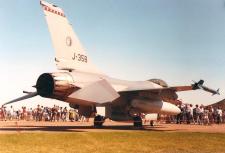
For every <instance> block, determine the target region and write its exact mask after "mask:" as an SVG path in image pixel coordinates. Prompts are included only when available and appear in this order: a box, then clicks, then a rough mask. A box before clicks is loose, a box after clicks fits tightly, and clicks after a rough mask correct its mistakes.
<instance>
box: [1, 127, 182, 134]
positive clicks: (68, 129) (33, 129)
mask: <svg viewBox="0 0 225 153" xmlns="http://www.w3.org/2000/svg"><path fill="white" fill-rule="evenodd" d="M164 128H165V127H164V126H155V127H151V126H143V127H142V128H135V127H133V126H130V125H123V126H121V125H119V126H116V125H113V126H111V125H110V126H103V127H101V128H95V127H94V126H31V125H29V126H26V125H24V126H9V127H7V126H5V127H1V128H0V132H1V131H9V132H37V131H46V132H48V131H49V132H92V131H93V132H101V131H158V132H160V131H164V132H169V131H178V130H177V129H174V130H171V129H170V130H168V129H164Z"/></svg>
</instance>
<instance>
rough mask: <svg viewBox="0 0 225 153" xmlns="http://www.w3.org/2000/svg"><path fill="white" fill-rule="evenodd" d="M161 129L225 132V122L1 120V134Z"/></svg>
mask: <svg viewBox="0 0 225 153" xmlns="http://www.w3.org/2000/svg"><path fill="white" fill-rule="evenodd" d="M134 130H135V131H137V130H138V131H149V132H151V131H161V132H206V133H225V124H221V125H216V124H213V125H187V124H157V125H155V126H154V127H151V126H149V125H147V124H145V125H144V126H143V128H141V129H137V128H135V127H133V123H123V122H114V121H109V120H107V121H106V122H105V123H104V126H103V127H102V128H99V129H96V128H94V127H93V121H92V120H90V121H89V122H36V121H0V134H5V133H33V132H103V131H104V132H107V131H108V132H112V131H134Z"/></svg>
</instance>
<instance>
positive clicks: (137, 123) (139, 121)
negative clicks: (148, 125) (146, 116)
mask: <svg viewBox="0 0 225 153" xmlns="http://www.w3.org/2000/svg"><path fill="white" fill-rule="evenodd" d="M133 120H134V127H137V128H141V127H142V119H141V117H140V116H135V117H133Z"/></svg>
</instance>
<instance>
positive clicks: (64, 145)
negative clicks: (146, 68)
mask: <svg viewBox="0 0 225 153" xmlns="http://www.w3.org/2000/svg"><path fill="white" fill-rule="evenodd" d="M54 152H55V153H111V152H112V153H212V152H213V153H225V134H210V133H190V132H188V133H181V132H177V133H175V132H171V133H168V132H142V131H140V132H134V131H131V132H130V131H129V132H73V133H59V132H57V133H18V134H0V153H54Z"/></svg>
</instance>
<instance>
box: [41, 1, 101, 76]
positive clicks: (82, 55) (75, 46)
mask: <svg viewBox="0 0 225 153" xmlns="http://www.w3.org/2000/svg"><path fill="white" fill-rule="evenodd" d="M40 4H41V6H42V8H43V11H44V14H45V18H46V21H47V24H48V28H49V31H50V34H51V39H52V43H53V47H54V48H55V52H56V55H55V62H56V66H57V68H58V69H64V70H78V71H85V72H90V73H101V72H100V71H99V70H98V69H97V68H96V67H95V66H94V65H93V64H92V63H91V61H90V58H89V57H88V55H87V54H86V52H85V49H84V48H83V46H82V44H81V43H80V41H79V39H78V37H77V36H76V34H75V33H74V31H73V29H72V26H71V25H70V23H69V21H68V20H67V18H66V16H65V14H64V12H63V10H62V9H61V8H59V7H57V6H56V5H53V4H49V3H47V2H45V1H40Z"/></svg>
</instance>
